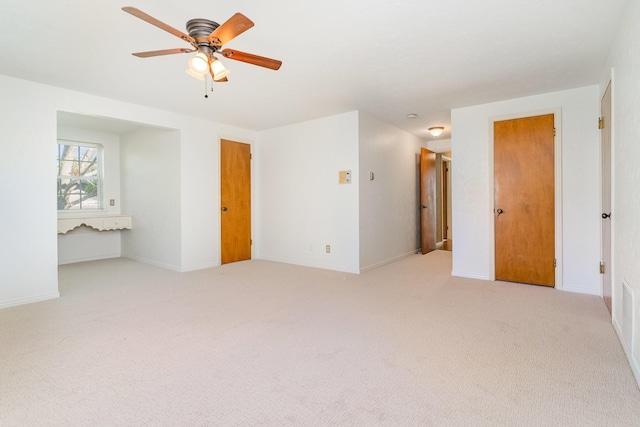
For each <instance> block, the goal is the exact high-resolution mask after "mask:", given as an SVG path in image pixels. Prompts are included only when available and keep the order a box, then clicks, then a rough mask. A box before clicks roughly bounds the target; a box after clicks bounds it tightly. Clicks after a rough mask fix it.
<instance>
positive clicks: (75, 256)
mask: <svg viewBox="0 0 640 427" xmlns="http://www.w3.org/2000/svg"><path fill="white" fill-rule="evenodd" d="M58 138H60V139H67V140H70V141H78V142H90V143H96V144H101V145H102V147H103V166H104V169H103V171H102V175H103V177H104V179H103V185H102V197H103V201H104V206H103V209H102V210H101V211H100V213H99V214H103V215H118V214H120V204H121V202H122V201H121V199H120V135H118V134H115V133H110V132H102V131H96V130H90V129H80V128H76V127H71V126H58ZM110 199H113V200H114V201H115V206H109V203H108V201H109V200H110ZM95 214H96V213H92V212H87V211H65V212H59V213H58V216H59V217H62V216H86V215H95ZM120 234H121V231H120V230H111V231H108V232H96V231H95V230H92V229H90V228H87V227H78V228H76V229H74V230H71V231H69V232H67V233H65V234H61V235H58V264H69V263H74V262H81V261H89V260H96V259H105V258H114V257H119V256H120V255H121V239H120Z"/></svg>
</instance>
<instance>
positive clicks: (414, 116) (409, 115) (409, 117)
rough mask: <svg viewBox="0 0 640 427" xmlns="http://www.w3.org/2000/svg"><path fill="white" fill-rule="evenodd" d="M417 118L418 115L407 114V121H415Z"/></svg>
mask: <svg viewBox="0 0 640 427" xmlns="http://www.w3.org/2000/svg"><path fill="white" fill-rule="evenodd" d="M416 117H418V115H417V114H416V113H411V114H407V119H415V118H416Z"/></svg>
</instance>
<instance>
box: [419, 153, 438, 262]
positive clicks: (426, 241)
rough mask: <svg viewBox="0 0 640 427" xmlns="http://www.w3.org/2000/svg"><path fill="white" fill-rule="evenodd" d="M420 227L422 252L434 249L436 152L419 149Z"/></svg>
mask: <svg viewBox="0 0 640 427" xmlns="http://www.w3.org/2000/svg"><path fill="white" fill-rule="evenodd" d="M420 229H421V232H420V234H421V239H420V240H421V245H422V253H423V254H426V253H427V252H431V251H433V250H435V249H436V153H434V152H432V151H429V150H427V149H426V148H421V149H420Z"/></svg>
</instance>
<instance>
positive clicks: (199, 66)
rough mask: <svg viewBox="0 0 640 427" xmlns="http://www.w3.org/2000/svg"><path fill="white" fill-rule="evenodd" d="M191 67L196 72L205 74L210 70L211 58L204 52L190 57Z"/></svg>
mask: <svg viewBox="0 0 640 427" xmlns="http://www.w3.org/2000/svg"><path fill="white" fill-rule="evenodd" d="M189 69H190V70H191V71H193V72H194V73H197V74H200V75H203V74H206V73H207V72H208V71H209V58H208V57H207V55H205V54H204V53H202V52H198V53H196V54H195V55H194V56H192V57H191V58H189Z"/></svg>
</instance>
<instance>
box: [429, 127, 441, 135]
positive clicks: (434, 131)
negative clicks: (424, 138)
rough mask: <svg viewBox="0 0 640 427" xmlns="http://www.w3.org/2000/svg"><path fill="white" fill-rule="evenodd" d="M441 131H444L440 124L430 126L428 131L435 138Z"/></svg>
mask: <svg viewBox="0 0 640 427" xmlns="http://www.w3.org/2000/svg"><path fill="white" fill-rule="evenodd" d="M442 132H444V128H443V127H442V126H434V127H432V128H429V133H431V135H433V136H435V137H436V138H437V137H439V136H440V135H441V134H442Z"/></svg>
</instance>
